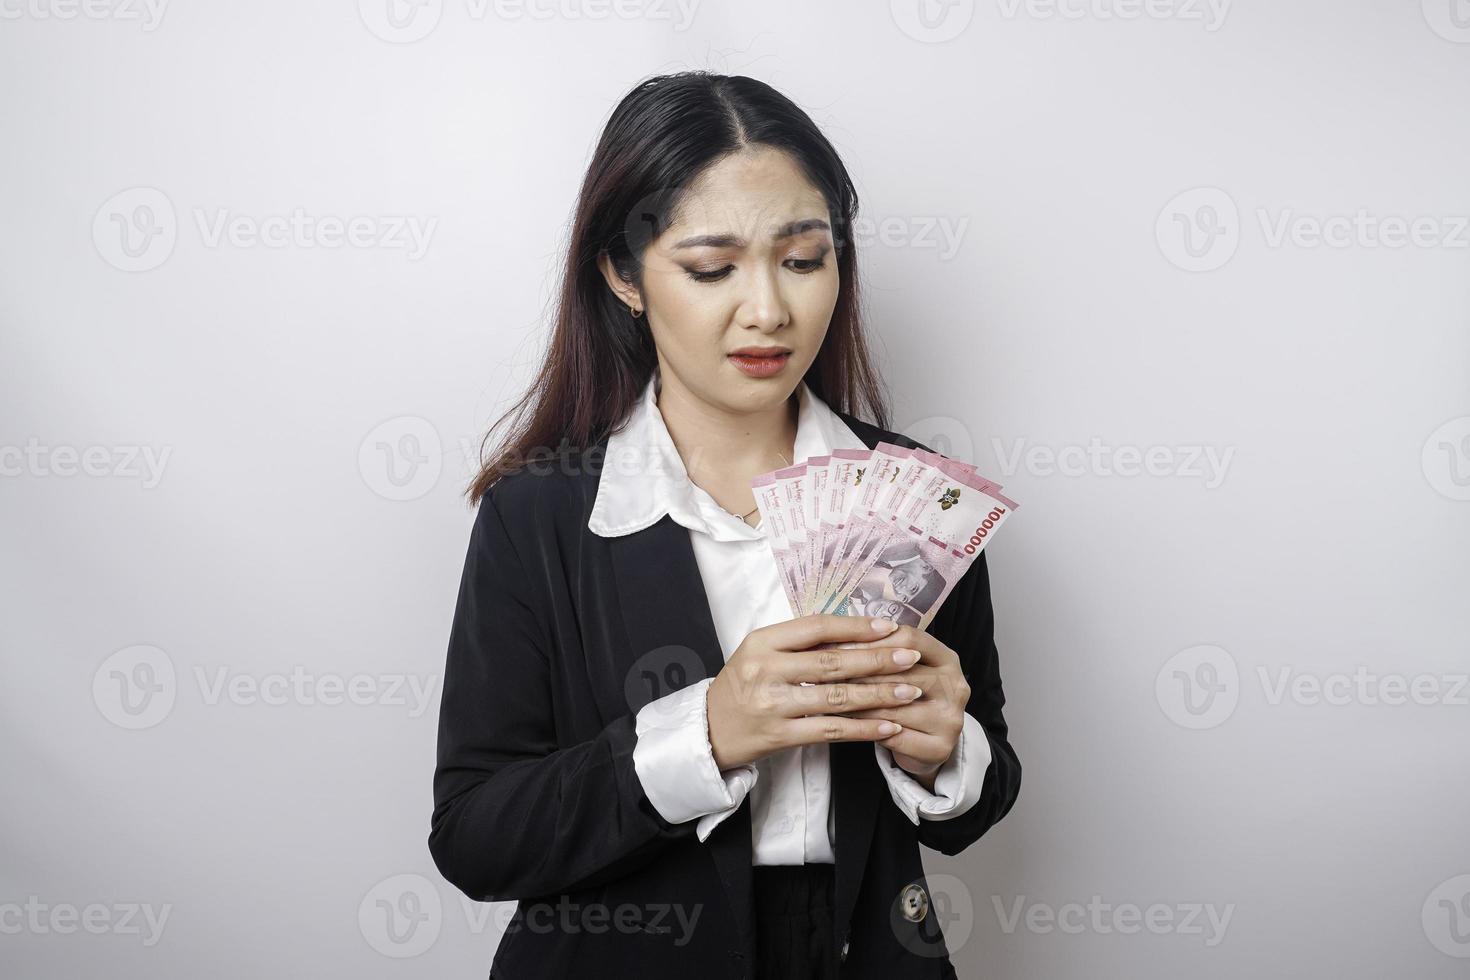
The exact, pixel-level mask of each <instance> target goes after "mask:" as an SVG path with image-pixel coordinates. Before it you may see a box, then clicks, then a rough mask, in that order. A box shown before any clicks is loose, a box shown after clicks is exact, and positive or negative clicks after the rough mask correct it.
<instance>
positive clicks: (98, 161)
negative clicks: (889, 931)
mask: <svg viewBox="0 0 1470 980" xmlns="http://www.w3.org/2000/svg"><path fill="white" fill-rule="evenodd" d="M388 2H389V0H364V3H363V5H362V7H361V9H354V8H353V4H352V3H351V2H333V3H287V2H282V0H270V2H257V3H252V4H224V3H218V2H216V3H205V2H201V0H196V2H193V3H183V2H180V3H175V4H167V5H166V6H164V7H162V8H155V9H154V10H152V11H151V12H150V11H149V10H148V8H146V7H143V6H141V5H134V4H133V3H131V2H129V3H127V4H123V3H121V0H118V2H117V3H113V2H112V0H94V3H93V5H91V6H88V7H86V8H82V7H80V6H75V5H69V4H68V3H67V2H66V0H0V81H3V83H4V88H3V91H4V96H3V99H0V134H3V135H0V216H3V217H0V220H3V233H0V327H3V341H0V372H3V374H0V453H3V454H4V455H3V457H0V463H3V464H4V476H3V477H0V508H3V509H0V522H3V523H0V530H3V543H0V545H3V547H0V555H3V559H0V560H3V565H0V596H3V602H4V616H3V629H0V644H3V648H0V656H3V666H4V675H3V682H0V764H3V781H4V783H5V785H6V787H7V789H6V794H5V803H4V805H3V807H0V835H3V837H0V972H4V974H5V975H6V976H7V977H50V976H62V975H66V976H90V975H102V974H104V973H105V975H107V976H109V977H116V978H153V977H160V976H181V977H193V976H213V977H222V978H223V977H256V976H314V977H322V976H344V977H345V976H353V977H424V976H438V977H474V976H483V975H484V974H485V972H486V971H487V969H488V964H489V961H490V958H491V954H492V951H493V949H494V947H495V945H496V942H497V939H498V936H499V933H500V929H501V925H502V924H503V922H504V921H505V919H504V916H505V912H506V908H507V907H505V906H474V905H471V904H469V903H466V902H465V901H463V900H462V899H461V897H460V895H459V894H458V892H457V891H456V890H455V889H454V888H453V887H452V886H450V885H448V884H447V883H445V882H444V881H443V880H442V879H441V878H440V877H439V876H438V874H437V872H436V871H435V869H434V867H433V864H432V862H431V860H430V858H429V855H428V852H427V848H426V843H425V841H426V838H427V834H428V828H429V814H430V810H431V795H430V779H431V775H432V769H433V763H434V738H435V726H436V717H437V706H438V693H439V689H438V681H439V677H440V673H441V671H442V669H443V657H444V647H445V642H446V639H447V636H448V629H449V622H450V617H451V613H452V611H453V604H454V598H455V593H456V590H457V587H458V580H459V574H460V568H461V563H462V561H463V557H464V549H465V545H466V541H467V537H468V532H469V526H470V522H471V519H472V514H471V513H470V511H469V510H468V508H467V506H466V505H465V503H464V501H463V498H462V497H461V496H460V493H461V490H462V489H463V487H464V485H465V483H466V481H467V479H468V478H469V475H470V472H471V466H472V463H471V462H470V460H471V459H472V457H473V455H474V453H475V448H476V444H477V442H478V437H479V435H480V434H481V433H482V431H483V429H484V427H485V426H486V424H487V423H488V422H489V421H490V420H492V419H493V418H494V417H495V416H497V415H498V414H499V412H500V410H501V409H503V408H504V407H505V406H506V405H508V404H509V402H510V400H511V399H512V397H513V396H514V395H516V394H517V393H518V392H519V390H520V388H521V386H522V385H523V384H524V382H525V381H526V380H527V378H528V377H529V372H530V371H532V370H533V369H534V367H535V366H536V364H537V362H538V356H539V353H540V350H541V345H542V343H543V338H544V330H545V313H546V309H547V300H548V297H549V295H550V292H549V291H550V284H551V279H550V275H551V273H552V272H553V271H554V270H555V268H556V266H557V263H558V259H559V250H560V249H561V248H562V247H563V245H564V242H565V234H566V223H567V220H568V217H569V215H570V212H571V207H572V203H573V200H574V197H575V194H576V190H577V186H578V183H579V181H580V179H581V177H582V174H583V171H584V168H585V166H586V163H587V161H588V158H589V156H590V153H591V148H592V146H593V143H594V142H595V140H596V137H597V134H598V132H599V131H600V128H601V126H602V124H603V122H604V121H605V119H606V117H607V114H608V113H609V112H610V110H611V109H612V107H613V106H614V105H615V104H616V102H617V101H618V100H619V99H620V98H621V96H622V95H623V94H624V93H625V92H626V91H627V89H628V88H630V87H631V86H632V85H633V84H634V83H636V82H637V81H638V80H639V79H640V78H642V77H644V76H645V75H648V74H654V73H658V72H662V71H671V70H677V69H682V68H710V69H713V70H716V71H725V72H730V73H740V74H750V75H754V76H757V77H759V78H762V79H764V80H766V81H768V82H770V83H771V84H773V85H775V86H776V87H777V88H779V89H781V90H782V91H783V92H785V93H786V94H788V95H789V96H790V97H791V98H793V99H794V100H795V101H796V102H798V103H799V104H800V105H802V106H803V107H804V108H806V109H807V110H808V111H809V112H810V113H811V114H812V115H813V117H814V118H815V119H816V121H817V122H818V124H819V125H820V126H821V127H822V128H823V130H824V131H825V132H826V133H827V134H828V135H829V136H830V138H831V139H832V140H833V142H834V143H835V144H836V146H837V147H838V149H839V151H840V152H841V154H842V155H843V158H844V160H845V161H846V163H847V165H848V167H849V168H850V169H851V171H852V173H853V175H854V177H855V179H856V180H857V182H858V185H859V190H860V193H861V195H862V203H863V211H862V214H863V216H864V218H865V219H866V220H867V221H868V222H869V225H868V228H869V231H870V234H869V237H868V239H867V240H865V241H863V242H862V249H863V254H862V258H861V263H862V267H863V270H864V273H865V280H864V285H865V287H866V295H867V302H868V312H869V314H870V327H871V329H872V331H873V333H874V335H875V338H876V341H877V347H878V350H879V353H880V357H881V363H882V367H883V370H884V372H885V374H886V377H887V378H888V380H889V383H890V386H891V388H892V390H893V392H894V394H895V396H896V403H897V404H896V409H897V411H896V416H897V417H896V419H895V420H894V421H895V423H896V427H897V428H899V429H902V430H904V431H906V432H908V433H909V434H910V435H913V436H915V437H917V438H919V439H921V440H924V441H928V442H931V444H934V445H935V446H936V448H945V449H947V451H949V452H951V453H953V454H955V455H960V456H964V457H967V458H969V459H972V460H973V461H975V462H976V463H977V464H978V465H979V466H980V469H981V471H982V472H983V473H986V474H988V475H990V476H992V477H994V478H996V479H999V480H1001V481H1003V482H1004V483H1005V485H1006V490H1007V492H1008V493H1009V494H1011V495H1012V496H1014V497H1015V498H1016V499H1018V500H1019V501H1021V502H1022V504H1023V509H1022V510H1021V511H1020V512H1019V513H1018V514H1017V516H1016V519H1015V520H1014V521H1012V522H1010V524H1009V525H1008V530H1007V531H1006V532H1005V533H1004V534H1003V535H1002V536H1001V537H1000V539H999V540H998V541H997V542H996V543H995V545H994V546H993V547H992V548H991V549H990V552H989V555H990V564H991V569H992V575H993V589H994V600H995V607H996V617H997V624H998V642H999V647H1000V651H1001V665H1002V671H1003V677H1004V681H1005V688H1006V693H1007V695H1008V699H1009V701H1008V704H1007V709H1006V711H1007V716H1008V719H1009V721H1010V723H1011V725H1012V738H1013V743H1014V745H1015V747H1016V749H1017V751H1018V753H1019V755H1020V758H1021V760H1022V763H1023V766H1024V773H1025V775H1024V782H1023V787H1022V790H1021V797H1020V801H1019V803H1018V804H1017V806H1016V807H1015V809H1014V810H1013V811H1012V812H1011V814H1010V815H1009V816H1008V817H1007V818H1006V820H1005V821H1004V822H1003V823H1001V824H1000V825H999V826H998V827H996V828H995V829H994V830H993V831H992V832H991V833H989V834H988V835H987V836H986V837H985V838H983V839H982V840H981V841H980V842H979V843H978V844H976V845H975V846H974V847H972V848H971V849H970V850H969V851H968V852H966V853H965V854H964V855H962V856H959V857H957V858H944V857H942V856H940V855H937V854H927V855H926V859H927V863H928V867H929V870H930V872H931V875H932V878H931V884H932V886H933V890H934V891H935V892H936V893H940V894H937V895H936V899H937V901H938V900H941V899H940V895H941V894H942V901H943V902H944V903H945V904H946V910H945V914H946V916H947V920H948V921H947V929H948V931H949V933H950V935H951V937H952V943H953V945H954V946H956V947H957V950H956V953H955V960H956V963H957V965H958V966H959V969H960V974H961V975H962V976H985V977H989V978H994V980H1000V978H1020V977H1037V976H1039V977H1050V978H1057V980H1060V978H1091V977H1096V976H1127V977H1160V978H1165V977H1180V976H1184V977H1190V978H1194V980H1209V978H1227V977H1237V976H1243V975H1246V974H1250V975H1253V976H1273V977H1299V976H1323V977H1326V976H1332V977H1354V978H1359V977H1361V978H1369V977H1381V976H1390V975H1392V976H1405V977H1409V976H1412V977H1415V978H1426V980H1427V978H1450V977H1461V976H1463V975H1464V972H1465V970H1466V968H1467V965H1470V963H1467V961H1466V959H1465V958H1466V957H1470V877H1466V876H1470V837H1467V834H1466V828H1467V826H1470V819H1467V818H1470V778H1467V776H1470V761H1467V751H1466V747H1467V744H1470V706H1467V698H1470V690H1467V689H1466V688H1465V687H1464V686H1463V681H1464V677H1465V675H1466V673H1467V672H1470V650H1467V639H1466V637H1467V627H1470V613H1467V609H1470V604H1467V603H1466V602H1465V598H1466V591H1467V588H1466V587H1467V585H1470V548H1467V547H1466V545H1467V541H1470V537H1467V535H1470V500H1467V498H1470V335H1467V326H1470V276H1467V272H1470V247H1467V246H1470V230H1467V229H1466V228H1465V227H1464V225H1465V216H1466V215H1467V214H1470V183H1467V181H1466V161H1467V159H1470V129H1467V128H1466V126H1465V125H1464V121H1465V116H1464V104H1465V96H1466V94H1467V91H1470V6H1467V4H1466V3H1464V2H1463V0H1453V2H1452V0H1425V3H1424V4H1423V6H1422V7H1421V5H1420V4H1419V3H1418V2H1414V0H1410V2H1398V3H1387V2H1370V0H1343V2H1338V3H1332V4H1326V3H1315V4H1307V3H1280V2H1278V3H1267V2H1264V0H1253V2H1251V3H1248V4H1247V3H1238V4H1233V5H1231V4H1227V5H1225V6H1223V7H1221V6H1218V5H1217V6H1216V7H1215V8H1211V7H1209V6H1206V5H1205V4H1204V3H1203V2H1194V0H1150V2H1149V3H1148V4H1147V5H1145V4H1143V3H1141V2H1134V3H1130V2H1129V0H1071V2H1070V3H1063V4H1061V5H1060V6H1058V5H1056V4H1046V3H1043V2H1041V0H1033V2H1029V3H1024V2H1020V0H992V2H988V3H978V4H971V3H968V2H960V3H955V4H950V5H941V4H937V3H935V4H932V5H931V6H928V7H926V8H919V7H917V6H916V5H915V4H913V3H904V2H895V3H893V4H892V5H891V6H890V5H887V4H883V3H870V4H841V5H839V4H838V3H836V2H831V0H829V2H813V3H802V4H795V3H792V4H788V3H781V2H744V3H740V4H738V5H737V4H734V3H721V4H716V3H713V2H707V3H703V4H696V5H695V6H694V7H693V8H692V9H691V8H689V7H687V6H686V8H684V9H683V10H681V9H680V8H678V7H675V6H673V5H672V3H669V4H661V5H655V4H654V3H652V2H651V0H650V2H648V3H629V4H626V5H623V6H619V7H616V8H613V7H610V6H594V5H591V4H575V3H572V2H571V0H566V2H564V3H560V4H559V5H552V4H550V3H549V2H540V3H531V2H529V0H528V3H526V4H508V5H502V6H501V7H498V8H497V7H494V6H490V7H486V6H485V5H484V4H482V3H479V2H473V3H472V2H470V0H444V2H443V3H442V5H440V4H439V3H437V2H432V0H431V2H429V3H427V4H426V5H425V6H422V7H417V8H415V7H409V6H406V5H402V4H401V0H392V2H394V3H397V4H399V6H398V7H397V8H396V10H397V14H398V15H399V17H398V19H397V20H396V21H390V20H389V18H388V16H387V13H388V10H389V8H388V7H387V4H388ZM1454 2H1458V4H1459V6H1458V9H1457V8H1456V7H1455V6H1454ZM921 15H923V16H921ZM395 24H397V25H398V26H394V25H395ZM1461 25H1464V26H1461ZM419 35H422V36H419ZM415 37H416V38H417V39H416V40H415V39H413V38H415ZM298 210H299V211H300V213H301V214H302V215H303V216H305V217H307V218H310V219H311V221H312V222H314V223H315V222H321V221H324V220H325V221H326V222H327V225H326V228H325V229H321V231H322V233H321V234H320V235H317V236H316V237H313V236H312V235H304V236H303V237H300V238H295V239H293V238H287V239H286V240H285V241H284V243H283V244H280V245H277V246H271V245H267V244H263V243H261V242H260V241H259V240H252V239H251V238H249V237H248V236H247V235H246V232H248V231H249V229H251V228H258V227H264V228H266V229H267V231H269V229H270V228H271V227H273V226H272V224H271V222H270V221H269V220H268V219H271V218H273V217H278V216H288V217H289V216H290V215H292V213H293V212H295V211H298ZM353 218H361V219H364V221H365V224H362V226H361V228H360V229H359V230H360V232H361V237H360V238H359V240H358V242H357V243H356V244H341V245H338V246H337V247H328V246H327V245H326V244H324V243H325V241H326V240H328V239H329V238H330V235H331V232H330V231H329V229H330V227H331V223H332V222H333V221H335V222H339V223H343V224H345V223H346V222H347V221H349V219H353ZM237 219H238V220H237ZM221 220H224V221H226V222H234V223H235V224H234V227H235V228H236V229H237V230H240V233H238V234H236V235H235V236H234V237H233V240H232V238H231V236H229V235H226V236H224V237H215V236H214V235H213V230H214V229H216V228H217V227H218V224H217V223H218V222H219V221H221ZM1416 221H1417V222H1418V224H1417V225H1415V224H1413V223H1414V222H1416ZM118 222H123V223H125V224H126V225H127V227H128V228H129V233H128V237H126V238H125V237H124V236H123V234H122V231H123V225H119V223H118ZM395 223H398V224H403V225H404V226H405V227H413V226H415V225H416V226H417V227H418V228H419V229H420V231H421V232H424V233H425V237H424V241H423V242H422V244H423V245H424V246H425V247H424V248H421V249H417V250H416V249H414V248H413V247H412V246H411V245H410V246H409V247H404V246H405V244H406V242H405V236H403V235H401V234H396V233H395V231H394V226H395ZM313 227H318V228H320V226H319V225H315V224H314V225H313ZM1314 227H1318V228H1324V227H1325V228H1326V230H1327V232H1328V237H1329V238H1331V240H1332V241H1334V242H1335V244H1327V243H1324V242H1323V241H1322V236H1320V235H1318V236H1316V237H1314V236H1313V228H1314ZM1395 228H1397V229H1398V230H1397V233H1396V232H1395V230H1394V229H1395ZM1408 228H1417V232H1416V233H1415V236H1414V237H1415V238H1416V239H1417V240H1415V241H1409V242H1407V243H1405V242H1404V241H1403V239H1404V237H1405V229H1408ZM144 230H148V231H150V232H151V237H143V231H144ZM880 231H881V232H882V234H879V232H880ZM339 234H340V233H339ZM1396 234H1397V236H1398V237H1395V235H1396ZM1394 242H1397V243H1398V244H1397V245H1396V246H1395V245H1394V244H1393V243H1394ZM125 244H126V245H127V247H126V248H125V247H124V245H125ZM149 459H152V460H153V464H152V465H151V466H150V464H149V463H148V462H147V461H148V460H149ZM1211 459H1214V460H1215V461H1216V465H1215V466H1214V467H1213V468H1212V467H1211V464H1210V462H1209V461H1210V460H1211ZM1149 460H1151V461H1152V462H1151V469H1146V468H1144V467H1143V465H1142V464H1143V461H1149ZM83 463H85V465H83ZM293 672H295V673H296V674H297V675H298V676H299V678H300V683H299V684H298V683H297V682H296V681H295V680H293ZM283 682H284V683H283ZM1283 683H1284V684H1285V687H1282V686H1281V685H1282V684H1283ZM334 685H335V686H334ZM354 685H355V687H354ZM415 685H417V686H418V687H417V690H416V689H415ZM1319 687H1320V688H1321V690H1320V691H1318V688H1319ZM354 689H355V690H356V692H357V695H358V696H357V697H356V698H355V699H353V698H347V697H342V696H338V697H336V698H334V697H333V695H334V694H337V695H340V694H341V692H342V691H345V690H354ZM1405 691H1407V694H1408V696H1407V697H1404V696H1403V694H1404V692H1405ZM1415 691H1417V692H1418V695H1419V696H1418V697H1417V698H1416V697H1415V696H1414V692H1415ZM1314 692H1318V693H1314ZM278 695H279V696H278ZM323 701H336V702H339V703H323ZM354 701H356V702H360V703H354ZM1396 701H1398V702H1403V703H1394V702H1396ZM486 846H494V842H493V841H487V842H486ZM404 876H406V877H404ZM1089 904H1091V905H1093V906H1094V907H1095V908H1094V909H1088V908H1087V906H1088V905H1089ZM1077 906H1081V908H1080V909H1079V908H1077ZM1149 906H1157V908H1155V909H1153V910H1152V911H1151V912H1150V911H1149ZM133 907H136V911H133V912H130V911H129V909H130V908H133ZM967 909H968V911H967ZM1130 909H1131V911H1130ZM68 910H69V911H68ZM1018 911H1019V913H1020V918H1019V920H1016V919H1015V918H1014V916H1015V915H1016V914H1017V912H1018ZM145 912H147V913H149V914H151V915H152V916H153V917H154V919H155V920H157V919H159V918H161V917H163V916H165V915H166V916H167V918H166V919H163V921H162V923H161V928H157V927H152V926H150V925H149V924H148V920H147V917H146V915H145ZM1212 915H1213V917H1214V920H1213V921H1212V919H1211V916H1212ZM1147 916H1152V919H1151V920H1150V919H1147V918H1146V917H1147ZM1058 917H1059V918H1058ZM1147 921H1153V922H1154V923H1155V926H1156V927H1155V929H1154V930H1150V929H1149V928H1147V927H1146V925H1145V926H1143V927H1140V926H1139V923H1141V922H1147ZM84 922H90V923H91V924H92V925H93V926H94V929H93V930H92V931H89V930H88V929H87V928H85V926H84V925H83V924H82V923H84ZM1222 923H1223V925H1222Z"/></svg>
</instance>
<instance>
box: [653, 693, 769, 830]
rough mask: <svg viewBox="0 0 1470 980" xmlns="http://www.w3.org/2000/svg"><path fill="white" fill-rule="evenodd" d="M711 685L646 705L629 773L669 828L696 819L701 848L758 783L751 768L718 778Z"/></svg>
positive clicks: (742, 767) (720, 774)
mask: <svg viewBox="0 0 1470 980" xmlns="http://www.w3.org/2000/svg"><path fill="white" fill-rule="evenodd" d="M710 683H711V681H710V680H709V679H708V678H706V679H705V680H702V681H700V682H699V683H697V684H691V685H689V686H688V687H685V688H681V689H679V690H677V691H674V692H673V693H671V694H666V695H664V696H663V697H661V698H658V699H656V700H653V701H650V702H648V703H647V704H645V705H644V706H643V707H642V708H641V709H640V710H639V712H638V714H637V716H636V719H635V725H634V730H635V731H636V732H637V735H638V741H637V743H636V744H635V745H634V746H633V769H634V770H635V771H636V772H637V773H638V781H639V782H640V783H642V784H643V792H644V793H645V794H647V796H648V801H649V802H650V803H652V804H653V808H654V809H655V810H657V811H658V812H659V815H660V816H662V817H663V818H664V819H665V820H667V821H668V822H669V823H685V822H687V821H690V820H695V819H698V820H699V823H698V824H697V825H696V827H695V833H696V834H697V835H698V837H699V839H700V841H701V842H703V841H704V840H706V839H707V838H708V837H709V835H710V834H711V833H712V832H713V831H714V829H715V828H716V827H717V826H719V825H720V822H721V821H723V820H724V819H725V818H726V817H728V816H729V815H730V814H732V813H734V812H735V811H736V810H738V809H739V808H740V803H741V801H743V800H744V799H745V796H746V794H747V793H749V792H750V788H751V787H752V786H754V785H755V781H756V770H755V767H754V766H750V765H740V766H734V767H732V768H730V769H727V770H725V771H724V772H721V771H720V769H719V768H718V767H717V766H716V765H715V755H714V749H712V748H711V747H710V744H709V716H708V714H707V707H706V705H707V697H708V692H709V686H710Z"/></svg>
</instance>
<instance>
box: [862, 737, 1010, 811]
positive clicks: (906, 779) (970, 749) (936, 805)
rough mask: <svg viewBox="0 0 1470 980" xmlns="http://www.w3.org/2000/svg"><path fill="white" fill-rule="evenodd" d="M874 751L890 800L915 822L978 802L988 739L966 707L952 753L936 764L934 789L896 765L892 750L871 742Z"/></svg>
mask: <svg viewBox="0 0 1470 980" xmlns="http://www.w3.org/2000/svg"><path fill="white" fill-rule="evenodd" d="M873 752H874V754H875V755H877V757H878V769H879V771H880V772H882V773H883V778H884V779H885V780H887V782H888V792H889V794H890V795H891V796H892V797H893V802H894V803H896V804H897V805H898V808H899V809H900V810H902V811H903V812H904V815H905V816H907V817H908V818H909V822H910V823H912V824H914V825H915V826H918V824H919V820H920V819H921V818H922V819H924V820H952V819H954V818H955V817H958V816H959V815H960V814H962V813H964V812H965V811H966V810H969V809H970V808H971V807H973V806H974V805H975V804H976V803H978V802H980V790H981V788H982V787H983V786H984V785H985V774H986V772H987V771H989V769H990V762H991V753H990V740H989V739H987V738H986V737H985V729H984V728H981V727H980V722H979V721H977V720H976V719H975V716H974V715H972V714H970V713H969V712H968V711H967V712H965V722H964V728H963V729H962V730H961V731H960V738H959V741H958V742H956V743H955V749H954V754H952V755H951V756H950V757H949V759H948V760H947V761H946V762H945V763H944V765H942V766H940V767H939V772H937V773H936V774H935V776H934V792H932V793H931V792H929V791H928V790H927V789H925V788H924V786H923V784H922V783H920V782H919V781H918V780H917V779H915V778H914V777H913V776H912V775H910V774H909V773H907V772H905V771H904V770H903V769H902V768H900V767H899V765H898V763H897V762H894V761H893V753H892V752H890V751H889V750H888V749H887V748H885V747H884V746H882V745H878V744H876V743H874V745H873Z"/></svg>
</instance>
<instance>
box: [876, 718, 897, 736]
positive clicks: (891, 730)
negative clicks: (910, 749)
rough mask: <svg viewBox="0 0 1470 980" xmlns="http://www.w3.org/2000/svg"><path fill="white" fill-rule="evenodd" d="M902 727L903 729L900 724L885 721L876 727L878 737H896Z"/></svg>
mask: <svg viewBox="0 0 1470 980" xmlns="http://www.w3.org/2000/svg"><path fill="white" fill-rule="evenodd" d="M902 727H903V726H902V725H900V724H898V723H896V722H892V721H885V722H884V723H883V724H881V725H879V726H878V734H879V735H897V734H898V730H899V729H900V728H902Z"/></svg>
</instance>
